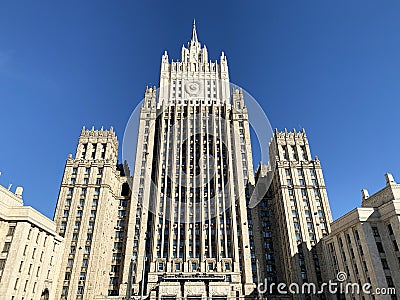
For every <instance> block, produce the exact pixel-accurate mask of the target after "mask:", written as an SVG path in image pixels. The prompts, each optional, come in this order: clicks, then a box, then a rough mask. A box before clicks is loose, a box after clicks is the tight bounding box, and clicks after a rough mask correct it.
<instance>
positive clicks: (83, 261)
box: [82, 258, 88, 268]
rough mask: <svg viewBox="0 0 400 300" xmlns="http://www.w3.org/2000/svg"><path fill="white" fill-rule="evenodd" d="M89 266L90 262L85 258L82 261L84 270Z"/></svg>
mask: <svg viewBox="0 0 400 300" xmlns="http://www.w3.org/2000/svg"><path fill="white" fill-rule="evenodd" d="M87 266H88V260H87V259H86V258H85V259H83V260H82V268H86V267H87Z"/></svg>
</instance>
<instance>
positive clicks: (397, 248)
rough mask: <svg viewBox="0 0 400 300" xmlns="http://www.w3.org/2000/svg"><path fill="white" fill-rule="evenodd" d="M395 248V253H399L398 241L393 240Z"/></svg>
mask: <svg viewBox="0 0 400 300" xmlns="http://www.w3.org/2000/svg"><path fill="white" fill-rule="evenodd" d="M393 248H394V251H399V246H398V245H397V242H396V240H393Z"/></svg>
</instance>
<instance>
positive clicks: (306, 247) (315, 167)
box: [252, 130, 332, 299]
mask: <svg viewBox="0 0 400 300" xmlns="http://www.w3.org/2000/svg"><path fill="white" fill-rule="evenodd" d="M270 160H271V162H272V164H273V165H274V166H275V169H273V181H272V184H271V186H270V189H269V191H268V193H267V194H266V195H265V197H264V199H263V200H262V203H260V204H259V205H258V206H257V207H256V208H255V209H253V210H252V215H254V220H253V221H254V224H255V228H257V229H258V230H256V232H258V234H257V235H256V240H255V241H256V249H257V252H256V256H257V260H258V263H259V268H258V281H259V282H262V283H264V280H265V279H266V280H267V281H268V282H269V284H271V283H275V284H278V283H281V282H283V283H286V284H287V285H290V284H291V283H297V284H302V283H303V282H313V283H316V284H318V283H321V282H322V276H321V268H320V261H321V259H322V257H321V253H320V251H319V250H318V247H317V244H318V242H319V241H320V240H321V239H322V238H323V237H324V236H326V235H327V234H328V233H329V232H330V223H331V221H332V216H331V212H330V206H329V202H328V196H327V193H326V186H325V181H324V177H323V173H322V167H321V163H320V161H319V159H318V157H315V158H312V157H311V151H310V147H309V143H308V138H307V135H306V133H305V131H304V130H303V131H301V132H296V131H293V132H287V131H286V130H285V131H284V132H278V131H277V130H275V134H274V136H273V138H272V140H271V142H270ZM269 172H271V170H267V169H266V167H265V166H262V165H261V166H260V167H259V170H258V178H259V177H262V176H268V175H269ZM269 176H271V175H269ZM261 205H262V206H261ZM261 213H262V214H263V215H261ZM264 234H266V235H264ZM265 245H270V246H269V249H268V248H266V247H265ZM300 247H301V248H300ZM266 254H268V255H269V259H267V258H266ZM293 298H294V299H304V298H305V295H294V296H293ZM311 298H312V299H317V297H316V296H314V295H311Z"/></svg>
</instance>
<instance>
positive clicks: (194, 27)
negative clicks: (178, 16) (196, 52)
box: [191, 19, 199, 43]
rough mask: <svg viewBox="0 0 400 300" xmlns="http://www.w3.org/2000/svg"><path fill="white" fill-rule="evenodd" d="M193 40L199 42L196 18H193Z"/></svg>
mask: <svg viewBox="0 0 400 300" xmlns="http://www.w3.org/2000/svg"><path fill="white" fill-rule="evenodd" d="M191 41H192V42H195V43H198V42H199V40H198V39H197V32H196V20H195V19H193V29H192V40H191Z"/></svg>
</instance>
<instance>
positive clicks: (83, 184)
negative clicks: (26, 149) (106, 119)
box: [54, 128, 130, 299]
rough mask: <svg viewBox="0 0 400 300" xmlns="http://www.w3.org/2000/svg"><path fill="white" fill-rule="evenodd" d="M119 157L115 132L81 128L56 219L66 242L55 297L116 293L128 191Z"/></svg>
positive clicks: (65, 172) (69, 159)
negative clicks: (118, 160)
mask: <svg viewBox="0 0 400 300" xmlns="http://www.w3.org/2000/svg"><path fill="white" fill-rule="evenodd" d="M117 157H118V141H117V137H116V135H115V133H114V130H113V128H111V129H110V130H103V128H102V129H100V130H95V129H94V128H92V129H91V130H86V129H85V128H83V129H82V132H81V135H80V137H79V141H78V146H77V149H76V154H75V156H74V157H73V156H72V155H69V156H68V159H67V162H66V165H65V170H64V176H63V179H62V183H61V188H60V192H59V197H58V202H57V207H56V211H55V215H54V220H55V222H56V224H57V232H58V233H59V234H60V235H61V236H63V237H64V239H65V251H64V253H63V256H62V259H61V261H60V268H61V271H60V280H59V281H58V287H57V299H95V298H96V297H98V296H100V297H102V296H105V297H106V296H108V295H118V289H119V285H120V274H121V272H122V267H123V260H124V255H123V249H124V245H125V224H126V218H127V214H128V212H127V206H128V202H129V196H130V192H129V186H128V184H127V178H126V177H125V176H124V174H123V168H122V166H121V165H117ZM127 257H128V258H129V256H127Z"/></svg>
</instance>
